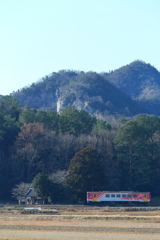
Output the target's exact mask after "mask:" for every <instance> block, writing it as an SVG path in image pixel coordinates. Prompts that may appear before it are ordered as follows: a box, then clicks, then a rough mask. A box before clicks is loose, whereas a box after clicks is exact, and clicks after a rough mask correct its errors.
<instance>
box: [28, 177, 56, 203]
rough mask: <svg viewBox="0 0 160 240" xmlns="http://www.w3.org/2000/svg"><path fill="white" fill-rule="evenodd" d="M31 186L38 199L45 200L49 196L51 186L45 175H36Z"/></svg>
mask: <svg viewBox="0 0 160 240" xmlns="http://www.w3.org/2000/svg"><path fill="white" fill-rule="evenodd" d="M32 184H33V189H34V190H35V192H36V194H37V196H38V197H41V198H43V199H45V198H48V197H49V196H50V195H51V192H52V184H51V181H50V180H49V178H48V176H47V175H46V174H43V173H38V174H37V175H36V176H35V178H34V179H33V181H32Z"/></svg>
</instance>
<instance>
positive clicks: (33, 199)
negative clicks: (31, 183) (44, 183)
mask: <svg viewBox="0 0 160 240" xmlns="http://www.w3.org/2000/svg"><path fill="white" fill-rule="evenodd" d="M18 202H19V204H22V203H24V204H28V205H32V204H40V205H41V204H44V202H45V199H44V198H41V197H38V196H37V195H36V193H35V191H34V189H32V188H29V190H28V192H27V193H26V194H24V195H21V196H19V197H18Z"/></svg>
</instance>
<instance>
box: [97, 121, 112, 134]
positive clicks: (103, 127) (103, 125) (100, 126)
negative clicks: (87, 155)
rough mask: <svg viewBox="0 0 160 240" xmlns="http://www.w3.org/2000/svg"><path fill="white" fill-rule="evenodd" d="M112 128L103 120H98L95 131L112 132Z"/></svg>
mask: <svg viewBox="0 0 160 240" xmlns="http://www.w3.org/2000/svg"><path fill="white" fill-rule="evenodd" d="M111 128H112V127H111V125H110V124H109V123H107V122H106V121H104V120H102V119H97V121H96V123H95V124H94V126H93V129H94V130H96V131H101V130H111Z"/></svg>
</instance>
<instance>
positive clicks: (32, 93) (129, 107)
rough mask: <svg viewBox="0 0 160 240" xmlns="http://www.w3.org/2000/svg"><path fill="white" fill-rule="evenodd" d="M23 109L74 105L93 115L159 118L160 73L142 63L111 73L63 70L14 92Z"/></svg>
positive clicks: (57, 109)
mask: <svg viewBox="0 0 160 240" xmlns="http://www.w3.org/2000/svg"><path fill="white" fill-rule="evenodd" d="M11 95H13V96H14V97H16V98H18V100H19V102H20V104H21V105H22V106H25V105H29V107H31V108H36V109H51V110H55V111H57V112H60V111H61V110H62V109H63V108H64V107H65V106H67V105H71V106H74V107H75V108H77V109H79V110H81V109H84V110H86V111H87V112H89V113H90V114H91V115H96V116H98V115H99V114H101V115H104V116H106V115H109V114H112V115H113V114H114V115H115V114H118V115H119V114H125V115H127V116H132V115H136V114H139V113H149V114H152V113H153V114H156V115H160V110H159V104H160V72H158V70H157V69H156V68H154V67H153V66H151V65H150V64H146V63H145V62H142V61H134V62H133V63H131V64H129V65H126V66H123V67H121V68H119V69H117V70H115V71H111V72H110V73H100V74H98V73H96V72H87V73H85V72H82V71H81V72H80V71H70V70H61V71H59V72H57V73H56V72H53V73H52V74H50V75H49V76H46V77H44V78H42V79H41V80H40V81H38V82H36V83H33V84H32V85H31V86H30V87H24V88H22V89H20V90H18V91H17V92H14V93H12V94H11Z"/></svg>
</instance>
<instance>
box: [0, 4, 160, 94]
mask: <svg viewBox="0 0 160 240" xmlns="http://www.w3.org/2000/svg"><path fill="white" fill-rule="evenodd" d="M159 12H160V1H159V0H0V30H1V37H0V94H2V95H8V94H10V93H12V92H14V91H17V90H18V89H21V88H23V87H27V86H29V85H30V84H32V83H33V82H37V81H39V80H40V79H41V78H42V77H45V76H46V75H49V74H51V73H52V72H57V71H59V70H62V69H70V70H80V71H85V72H87V71H95V72H108V71H110V70H115V69H118V68H120V67H122V66H124V65H127V64H129V63H131V62H133V61H135V60H142V61H144V62H146V63H150V64H151V65H152V66H154V67H155V68H157V69H158V70H159V71H160V30H159V28H160V14H159Z"/></svg>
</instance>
